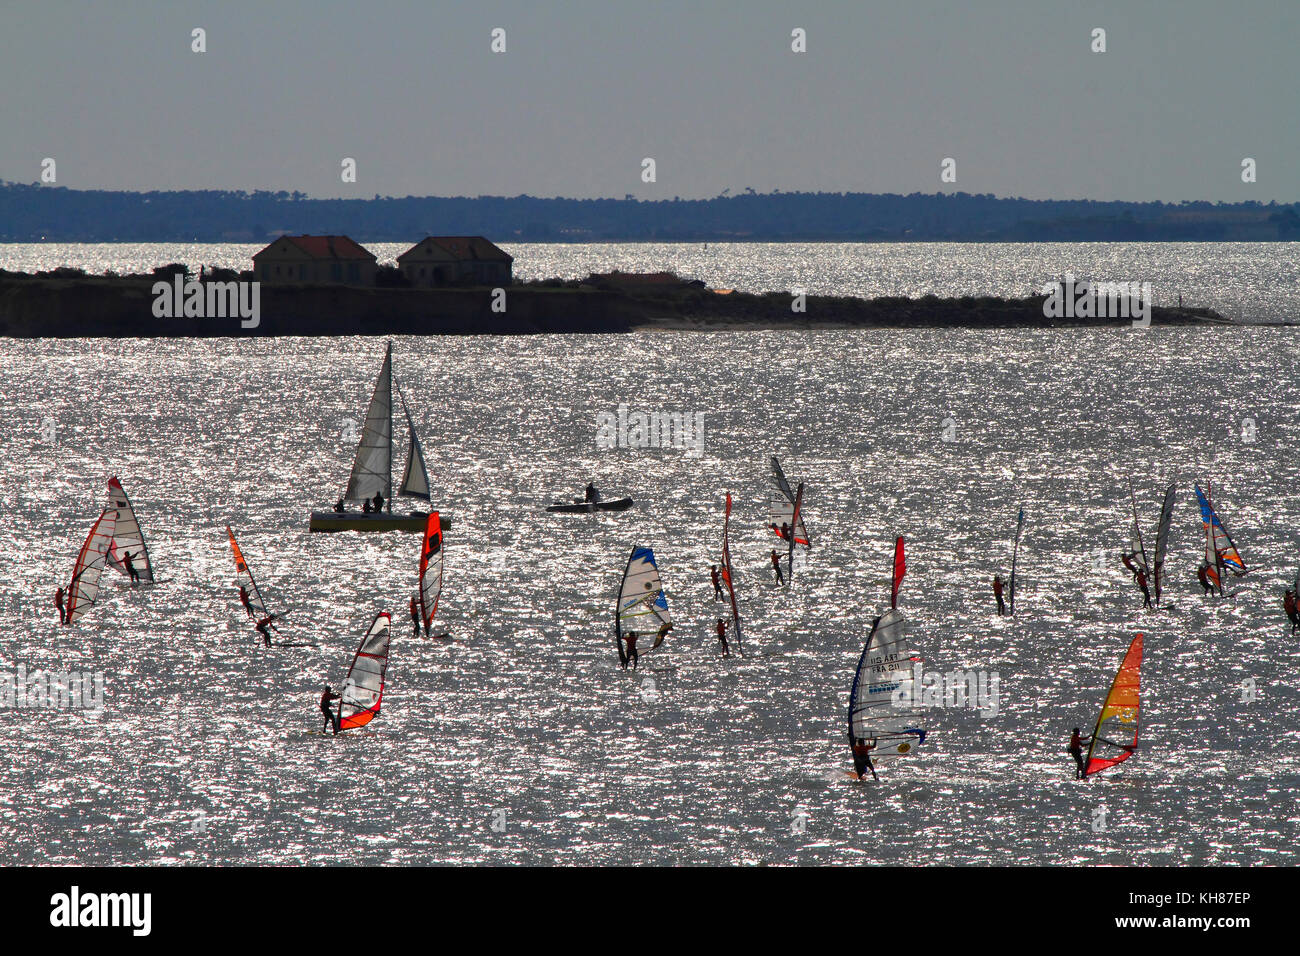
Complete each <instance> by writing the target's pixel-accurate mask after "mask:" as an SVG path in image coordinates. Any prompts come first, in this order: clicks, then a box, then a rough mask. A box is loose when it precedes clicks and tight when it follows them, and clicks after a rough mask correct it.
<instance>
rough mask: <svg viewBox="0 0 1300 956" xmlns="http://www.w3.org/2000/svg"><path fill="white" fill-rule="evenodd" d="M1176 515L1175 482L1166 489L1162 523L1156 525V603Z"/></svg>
mask: <svg viewBox="0 0 1300 956" xmlns="http://www.w3.org/2000/svg"><path fill="white" fill-rule="evenodd" d="M1173 517H1174V483H1173V482H1172V481H1171V482H1170V483H1169V487H1168V488H1166V489H1165V502H1164V504H1163V505H1161V506H1160V523H1159V524H1158V525H1156V563H1155V571H1154V573H1153V574H1152V577H1153V578H1154V579H1155V585H1156V603H1157V604H1159V603H1160V579H1161V578H1162V577H1163V576H1164V568H1165V555H1167V554H1168V553H1169V528H1170V525H1171V522H1172V521H1173Z"/></svg>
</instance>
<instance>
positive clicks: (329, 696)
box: [320, 684, 341, 734]
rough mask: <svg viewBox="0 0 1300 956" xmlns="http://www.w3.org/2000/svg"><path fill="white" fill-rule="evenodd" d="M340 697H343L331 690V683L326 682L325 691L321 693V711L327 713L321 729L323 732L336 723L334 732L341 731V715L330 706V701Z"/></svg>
mask: <svg viewBox="0 0 1300 956" xmlns="http://www.w3.org/2000/svg"><path fill="white" fill-rule="evenodd" d="M340 699H341V698H340V697H339V695H338V694H335V693H334V692H333V691H331V690H330V685H329V684H326V685H325V693H323V694H321V695H320V711H321V713H322V714H324V715H325V723H324V724H323V725H322V726H321V729H320V732H321V733H322V734H323V733H325V728H326V727H328V726H329V725H330V724H333V725H334V733H336V734H337V733H338V732H339V715H338V714H336V713H334V711H333V709H332V708H331V707H330V701H332V700H340Z"/></svg>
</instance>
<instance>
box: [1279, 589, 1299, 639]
mask: <svg viewBox="0 0 1300 956" xmlns="http://www.w3.org/2000/svg"><path fill="white" fill-rule="evenodd" d="M1282 609H1283V610H1285V611H1286V619H1287V620H1288V621H1290V622H1291V633H1292V634H1294V633H1295V632H1296V631H1297V630H1298V629H1300V608H1298V607H1297V605H1296V594H1295V592H1294V591H1292V590H1291V589H1290V588H1287V592H1286V594H1284V595H1282Z"/></svg>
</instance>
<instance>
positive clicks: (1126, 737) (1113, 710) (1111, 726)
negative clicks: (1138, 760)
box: [1083, 634, 1142, 777]
mask: <svg viewBox="0 0 1300 956" xmlns="http://www.w3.org/2000/svg"><path fill="white" fill-rule="evenodd" d="M1141 672H1142V635H1141V634H1139V635H1137V636H1136V637H1134V638H1133V643H1132V644H1130V645H1129V648H1128V653H1127V654H1125V655H1124V660H1123V662H1122V663H1121V664H1120V665H1119V671H1118V672H1116V674H1115V680H1114V681H1113V682H1112V683H1111V685H1110V693H1109V694H1107V695H1106V702H1105V703H1104V704H1102V707H1101V714H1100V715H1098V717H1097V726H1096V727H1095V728H1094V729H1093V732H1092V743H1090V744H1089V745H1088V760H1087V763H1086V764H1085V765H1084V769H1083V775H1084V776H1085V777H1087V776H1091V775H1092V774H1094V773H1097V772H1098V771H1100V770H1105V769H1106V768H1107V767H1113V766H1115V764H1117V763H1122V762H1123V761H1125V760H1127V759H1128V758H1129V757H1131V756H1133V751H1134V750H1136V749H1137V742H1138V710H1139V704H1140V702H1139V697H1140V694H1139V691H1140V689H1141V686H1140V685H1141Z"/></svg>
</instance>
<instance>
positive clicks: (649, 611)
mask: <svg viewBox="0 0 1300 956" xmlns="http://www.w3.org/2000/svg"><path fill="white" fill-rule="evenodd" d="M671 626H672V617H671V615H669V613H668V596H667V595H666V594H665V593H664V586H663V581H661V580H660V578H659V566H658V565H657V564H656V563H655V553H654V552H653V551H652V550H650V549H649V548H633V549H632V555H631V557H629V558H628V559H627V568H626V569H624V571H623V583H622V584H621V585H620V586H619V589H618V604H617V606H616V607H615V610H614V633H615V637H616V638H617V639H618V648H619V654H620V655H621V654H622V653H623V638H624V636H625V635H626V634H628V633H632V634H636V635H637V636H638V637H643V636H644V635H646V634H648V633H650V632H651V631H653V632H654V634H655V640H654V645H653V646H652V648H651V649H652V650H653V649H654V648H655V647H658V646H659V645H660V644H662V643H663V639H664V636H665V635H666V634H667V633H668V629H669V628H670V627H671Z"/></svg>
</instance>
